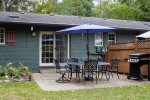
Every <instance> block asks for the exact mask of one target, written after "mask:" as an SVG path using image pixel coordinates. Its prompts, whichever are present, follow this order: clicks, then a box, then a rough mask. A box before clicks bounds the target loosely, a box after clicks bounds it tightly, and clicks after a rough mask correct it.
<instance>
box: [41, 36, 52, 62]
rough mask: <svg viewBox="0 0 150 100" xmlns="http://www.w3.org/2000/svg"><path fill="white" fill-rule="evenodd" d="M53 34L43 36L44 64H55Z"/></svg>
mask: <svg viewBox="0 0 150 100" xmlns="http://www.w3.org/2000/svg"><path fill="white" fill-rule="evenodd" d="M53 44H54V36H53V34H42V51H41V53H42V57H41V58H42V63H53V55H54V51H53Z"/></svg>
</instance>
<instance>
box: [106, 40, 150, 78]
mask: <svg viewBox="0 0 150 100" xmlns="http://www.w3.org/2000/svg"><path fill="white" fill-rule="evenodd" d="M132 53H150V40H136V41H132V42H126V43H116V44H109V45H108V49H107V53H106V60H107V61H108V62H111V59H112V58H114V57H118V58H120V59H121V62H120V64H119V72H121V73H129V63H128V62H127V61H126V60H124V59H125V58H129V55H130V54H132ZM146 70H147V67H146V66H145V67H142V74H144V75H147V71H146Z"/></svg>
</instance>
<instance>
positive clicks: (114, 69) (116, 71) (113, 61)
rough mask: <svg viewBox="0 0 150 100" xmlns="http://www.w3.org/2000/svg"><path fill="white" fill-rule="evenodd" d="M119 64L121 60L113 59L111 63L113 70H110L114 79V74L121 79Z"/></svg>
mask: <svg viewBox="0 0 150 100" xmlns="http://www.w3.org/2000/svg"><path fill="white" fill-rule="evenodd" d="M119 63H120V59H119V58H113V59H112V63H111V70H110V72H111V75H112V77H113V72H115V73H116V74H117V77H118V79H119V74H118V66H119Z"/></svg>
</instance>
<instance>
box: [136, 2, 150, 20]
mask: <svg viewBox="0 0 150 100" xmlns="http://www.w3.org/2000/svg"><path fill="white" fill-rule="evenodd" d="M137 5H138V9H139V10H140V11H141V13H140V18H141V20H143V21H150V0H137Z"/></svg>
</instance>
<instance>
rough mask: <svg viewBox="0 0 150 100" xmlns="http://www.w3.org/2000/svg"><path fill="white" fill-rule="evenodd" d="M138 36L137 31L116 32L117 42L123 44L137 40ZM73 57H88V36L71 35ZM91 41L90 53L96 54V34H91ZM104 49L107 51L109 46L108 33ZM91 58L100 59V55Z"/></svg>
mask: <svg viewBox="0 0 150 100" xmlns="http://www.w3.org/2000/svg"><path fill="white" fill-rule="evenodd" d="M136 35H137V31H129V30H118V31H117V32H116V39H117V40H116V42H117V43H121V42H127V41H133V40H135V39H136V38H135V37H136ZM70 37H71V40H70V41H71V42H70V44H71V47H70V49H71V57H77V58H79V59H81V58H83V57H87V52H86V43H87V37H86V34H83V35H82V34H71V35H70ZM89 37H90V38H89V40H90V44H89V45H90V46H89V47H90V52H91V53H96V48H95V46H94V39H95V36H94V34H90V36H89ZM103 40H104V41H103V47H104V48H105V49H107V44H108V33H107V32H106V33H103ZM90 58H96V59H97V58H98V55H90Z"/></svg>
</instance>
